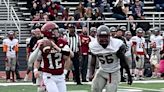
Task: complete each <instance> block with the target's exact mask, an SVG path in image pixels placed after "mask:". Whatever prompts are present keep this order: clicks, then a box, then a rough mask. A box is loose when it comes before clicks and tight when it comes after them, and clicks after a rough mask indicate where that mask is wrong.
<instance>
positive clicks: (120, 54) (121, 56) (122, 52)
mask: <svg viewBox="0 0 164 92" xmlns="http://www.w3.org/2000/svg"><path fill="white" fill-rule="evenodd" d="M125 51H126V46H125V45H122V46H121V47H120V49H119V50H118V51H117V53H116V55H117V57H118V58H119V59H120V65H121V67H123V68H124V69H125V70H126V72H127V74H128V76H130V70H129V66H128V64H127V61H126V60H127V59H126V56H125Z"/></svg>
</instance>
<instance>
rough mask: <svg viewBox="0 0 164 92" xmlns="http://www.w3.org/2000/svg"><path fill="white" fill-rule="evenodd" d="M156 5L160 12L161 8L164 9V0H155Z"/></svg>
mask: <svg viewBox="0 0 164 92" xmlns="http://www.w3.org/2000/svg"><path fill="white" fill-rule="evenodd" d="M154 5H155V7H156V11H157V12H160V11H161V8H162V11H164V0H154Z"/></svg>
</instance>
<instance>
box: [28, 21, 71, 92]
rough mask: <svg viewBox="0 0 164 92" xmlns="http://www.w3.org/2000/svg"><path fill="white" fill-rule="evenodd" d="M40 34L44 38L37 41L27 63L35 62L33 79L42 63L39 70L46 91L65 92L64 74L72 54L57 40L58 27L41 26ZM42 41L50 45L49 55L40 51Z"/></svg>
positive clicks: (63, 42)
mask: <svg viewBox="0 0 164 92" xmlns="http://www.w3.org/2000/svg"><path fill="white" fill-rule="evenodd" d="M41 32H42V33H43V34H44V38H43V39H41V40H39V41H38V43H37V47H36V49H35V51H34V52H33V53H32V54H31V55H30V57H29V61H31V62H33V61H35V62H34V73H35V77H38V76H39V67H40V63H41V62H43V67H42V68H41V69H40V70H41V71H42V74H43V75H42V76H43V77H42V78H43V83H44V85H45V86H46V90H47V91H48V92H66V83H65V75H64V74H66V73H67V70H66V69H68V67H69V65H70V56H73V53H72V52H71V50H70V48H69V46H68V45H67V42H66V41H65V40H62V39H61V38H60V39H58V36H59V33H58V26H57V25H56V24H55V23H53V22H47V23H46V24H44V25H43V26H42V28H41ZM44 39H48V40H50V41H51V43H52V48H51V49H50V52H49V53H46V52H44V50H43V49H40V46H41V45H42V44H43V43H44V42H43V40H44ZM64 68H66V69H64Z"/></svg>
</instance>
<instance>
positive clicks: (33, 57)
mask: <svg viewBox="0 0 164 92" xmlns="http://www.w3.org/2000/svg"><path fill="white" fill-rule="evenodd" d="M39 52H40V50H39V47H37V48H36V49H35V50H34V51H33V52H32V53H31V54H30V56H29V59H28V63H29V64H33V63H34V62H35V61H36V60H37V58H38V53H39Z"/></svg>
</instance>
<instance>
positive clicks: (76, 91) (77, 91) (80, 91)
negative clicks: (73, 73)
mask: <svg viewBox="0 0 164 92" xmlns="http://www.w3.org/2000/svg"><path fill="white" fill-rule="evenodd" d="M67 92H88V91H86V90H73V91H67Z"/></svg>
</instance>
